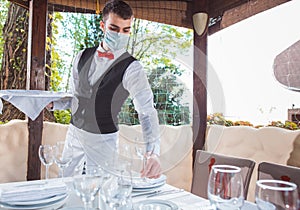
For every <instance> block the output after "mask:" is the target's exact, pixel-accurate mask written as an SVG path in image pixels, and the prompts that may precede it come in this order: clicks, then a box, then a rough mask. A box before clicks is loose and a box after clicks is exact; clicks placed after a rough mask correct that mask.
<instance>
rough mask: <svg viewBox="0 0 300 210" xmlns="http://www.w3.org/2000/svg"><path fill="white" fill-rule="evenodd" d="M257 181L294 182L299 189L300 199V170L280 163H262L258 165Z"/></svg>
mask: <svg viewBox="0 0 300 210" xmlns="http://www.w3.org/2000/svg"><path fill="white" fill-rule="evenodd" d="M257 171H258V176H257V179H258V180H261V179H274V180H282V181H288V182H293V183H295V184H296V185H297V187H298V195H299V198H300V168H298V167H294V166H288V165H282V164H278V163H270V162H261V163H259V164H258V169H257Z"/></svg>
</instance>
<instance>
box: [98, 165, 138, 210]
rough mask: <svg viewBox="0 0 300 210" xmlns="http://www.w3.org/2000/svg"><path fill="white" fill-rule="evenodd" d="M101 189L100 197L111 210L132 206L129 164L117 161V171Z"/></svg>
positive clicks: (115, 170)
mask: <svg viewBox="0 0 300 210" xmlns="http://www.w3.org/2000/svg"><path fill="white" fill-rule="evenodd" d="M113 171H114V174H113V175H111V177H110V178H109V180H107V181H106V182H105V183H104V184H103V186H102V189H101V193H100V194H101V196H102V198H103V200H104V201H105V203H106V204H107V205H108V206H109V207H110V208H112V209H113V210H119V209H124V208H125V209H127V208H130V206H131V205H132V201H131V192H132V175H131V170H130V163H128V162H127V163H124V162H123V163H121V162H120V161H118V165H117V169H116V168H115V169H114V170H113Z"/></svg>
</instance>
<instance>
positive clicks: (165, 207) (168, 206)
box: [133, 199, 178, 210]
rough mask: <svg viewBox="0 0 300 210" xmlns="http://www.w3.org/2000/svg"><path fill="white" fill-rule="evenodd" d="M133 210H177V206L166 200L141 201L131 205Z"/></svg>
mask: <svg viewBox="0 0 300 210" xmlns="http://www.w3.org/2000/svg"><path fill="white" fill-rule="evenodd" d="M133 209H134V210H143V209H147V210H152V209H153V210H156V209H159V210H178V206H177V205H176V204H175V203H173V202H171V201H166V200H151V199H148V200H143V201H139V202H137V203H135V204H134V205H133Z"/></svg>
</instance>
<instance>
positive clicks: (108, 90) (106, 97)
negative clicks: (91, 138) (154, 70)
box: [71, 47, 135, 134]
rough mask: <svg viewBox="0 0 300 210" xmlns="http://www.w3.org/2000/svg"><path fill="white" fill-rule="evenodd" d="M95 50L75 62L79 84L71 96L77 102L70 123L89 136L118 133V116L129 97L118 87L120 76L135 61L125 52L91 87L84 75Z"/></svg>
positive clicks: (90, 50) (85, 53)
mask: <svg viewBox="0 0 300 210" xmlns="http://www.w3.org/2000/svg"><path fill="white" fill-rule="evenodd" d="M96 50H97V47H93V48H87V49H86V50H85V51H84V52H83V53H82V55H81V58H80V60H79V63H78V68H77V69H78V76H79V84H78V87H75V93H74V94H75V96H76V97H77V98H78V101H79V102H78V109H77V110H76V112H75V113H74V114H73V115H72V120H71V123H72V124H73V125H74V126H76V127H77V128H81V129H83V130H85V131H88V132H91V133H97V134H100V133H102V134H106V133H114V132H116V131H118V114H119V112H120V111H121V107H122V105H123V103H124V102H125V100H126V99H127V97H128V95H129V93H128V91H127V90H126V89H125V88H124V86H123V84H122V79H123V75H124V73H125V71H126V69H127V67H128V66H129V65H130V64H131V63H132V62H133V61H134V60H135V58H133V57H132V56H131V55H130V54H129V53H128V52H126V53H124V54H122V55H121V56H120V57H119V58H117V59H116V60H115V61H114V63H113V64H112V65H111V66H110V67H109V68H108V69H107V71H106V72H105V73H104V74H103V75H102V76H101V77H100V78H99V80H98V81H97V82H96V83H95V84H94V85H93V86H92V85H90V84H89V81H88V72H89V69H90V66H91V63H92V60H93V57H94V53H95V51H96Z"/></svg>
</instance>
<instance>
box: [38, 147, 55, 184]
mask: <svg viewBox="0 0 300 210" xmlns="http://www.w3.org/2000/svg"><path fill="white" fill-rule="evenodd" d="M39 158H40V161H41V162H42V164H43V165H44V166H45V167H46V174H45V179H48V178H49V167H50V166H51V165H52V164H53V160H54V154H53V148H52V146H51V145H48V144H45V145H40V147H39Z"/></svg>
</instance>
